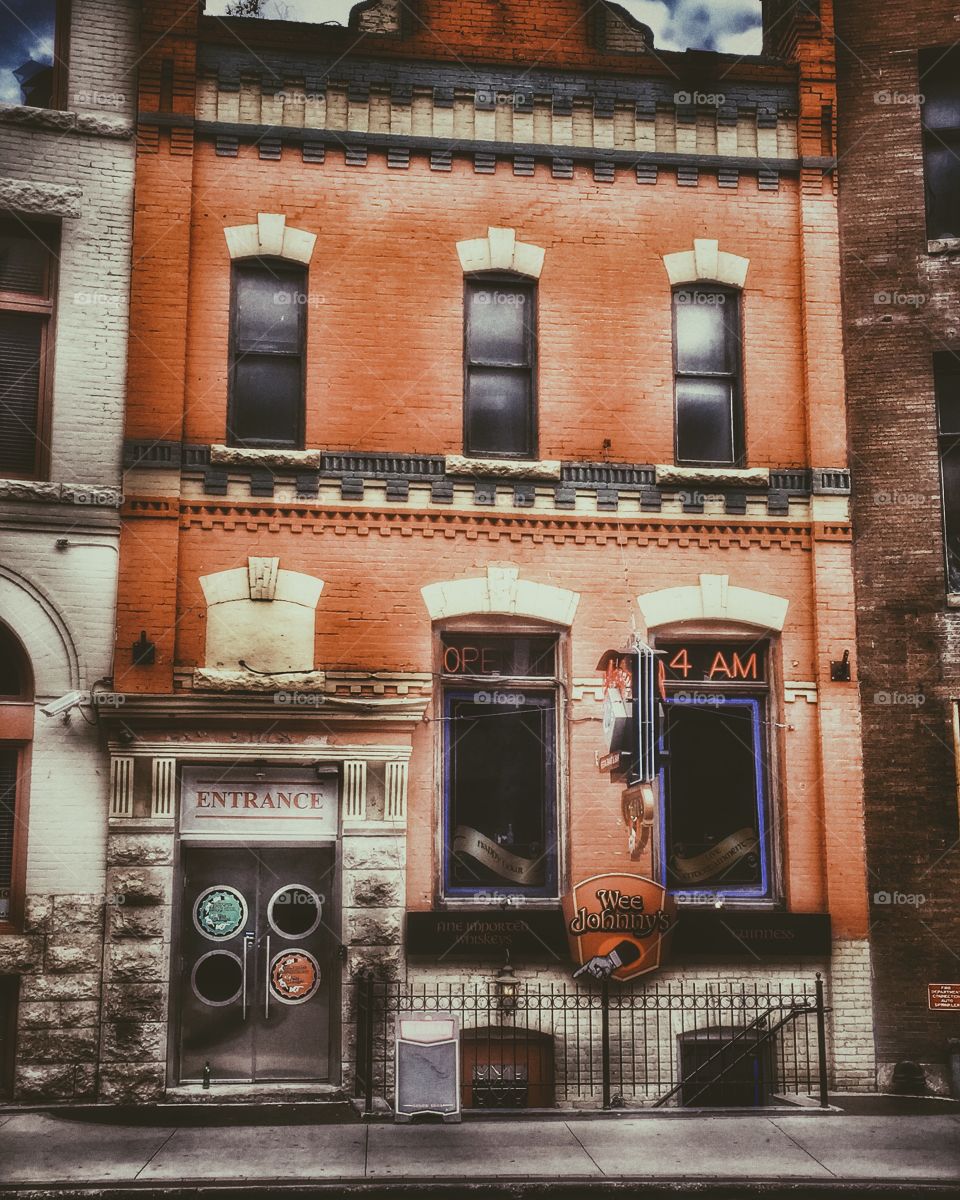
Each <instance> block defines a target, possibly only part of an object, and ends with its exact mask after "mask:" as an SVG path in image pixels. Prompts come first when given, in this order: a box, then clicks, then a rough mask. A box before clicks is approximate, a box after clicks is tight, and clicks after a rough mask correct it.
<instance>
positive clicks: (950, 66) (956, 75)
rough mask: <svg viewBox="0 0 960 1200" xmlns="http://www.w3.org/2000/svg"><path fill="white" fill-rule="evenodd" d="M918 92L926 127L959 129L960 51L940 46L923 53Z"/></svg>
mask: <svg viewBox="0 0 960 1200" xmlns="http://www.w3.org/2000/svg"><path fill="white" fill-rule="evenodd" d="M920 92H921V94H922V96H923V123H924V125H925V126H926V127H927V128H928V129H960V54H957V52H956V51H955V50H952V51H950V50H948V51H944V50H942V49H938V50H927V51H925V52H924V53H922V54H921V56H920Z"/></svg>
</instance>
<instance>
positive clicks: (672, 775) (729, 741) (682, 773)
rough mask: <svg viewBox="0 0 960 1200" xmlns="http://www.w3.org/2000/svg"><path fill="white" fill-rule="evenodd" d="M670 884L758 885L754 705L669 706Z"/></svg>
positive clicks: (698, 886) (757, 750) (695, 886)
mask: <svg viewBox="0 0 960 1200" xmlns="http://www.w3.org/2000/svg"><path fill="white" fill-rule="evenodd" d="M666 740H667V748H668V750H669V764H670V765H669V781H668V788H667V805H666V814H667V844H666V854H667V886H668V887H672V888H681V889H682V888H687V889H694V890H698V889H701V888H707V887H717V886H722V887H751V888H755V887H758V886H759V885H760V884H761V882H762V873H761V857H762V854H763V848H762V847H761V845H760V820H759V804H760V797H759V796H758V795H757V780H756V756H757V754H759V753H760V747H759V746H758V745H757V744H756V741H755V736H754V723H753V706H752V705H750V704H744V703H740V704H735V703H725V704H714V705H702V704H684V703H677V702H674V701H671V702H669V703H668V704H667V731H666Z"/></svg>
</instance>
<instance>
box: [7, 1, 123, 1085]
mask: <svg viewBox="0 0 960 1200" xmlns="http://www.w3.org/2000/svg"><path fill="white" fill-rule="evenodd" d="M71 7H72V15H71V20H70V30H69V38H68V79H67V88H66V98H65V105H64V109H63V110H62V111H60V110H58V111H53V110H47V109H39V108H27V107H20V106H16V107H9V106H5V107H3V108H2V109H0V209H2V210H3V211H4V212H5V213H12V214H13V215H14V216H16V217H21V218H27V217H33V218H36V217H47V218H56V219H59V223H60V245H59V254H58V280H57V288H56V299H55V317H54V320H55V341H54V351H53V389H52V420H51V430H50V439H49V455H48V457H49V471H48V473H47V475H46V477H45V478H43V479H38V480H0V528H2V531H3V532H2V538H0V540H2V543H3V545H2V550H0V620H2V621H3V622H4V623H5V624H6V625H7V626H8V627H9V628H10V629H11V630H12V632H13V633H14V635H15V636H16V637H17V638H18V639H19V641H20V642H21V643H22V645H23V647H24V649H25V652H26V656H27V658H28V659H29V661H30V665H31V667H32V671H33V676H34V693H35V700H36V713H35V717H34V722H33V729H34V734H33V742H32V752H31V755H32V762H31V771H30V774H29V778H24V780H23V781H22V787H23V801H24V803H26V802H27V801H28V802H29V831H28V836H27V839H26V854H27V858H26V871H25V875H26V881H25V882H26V896H25V900H24V904H23V912H22V913H20V914H18V920H17V921H16V922H15V923H14V925H13V926H11V927H9V928H0V974H2V975H8V976H9V975H13V976H15V977H17V978H18V979H19V989H18V990H19V1014H18V1025H19V1036H18V1046H17V1053H16V1071H15V1074H14V1077H13V1079H12V1084H13V1087H14V1089H15V1090H14V1094H15V1096H16V1097H17V1098H18V1099H21V1100H24V1101H32V1100H40V1099H44V1100H72V1099H77V1098H86V1099H89V1098H91V1097H93V1096H94V1095H96V1092H97V1062H98V1056H99V1048H100V1029H99V1011H100V1001H101V962H102V955H103V924H104V913H105V903H106V896H105V890H106V883H105V861H104V832H103V831H104V825H105V821H106V810H107V792H108V787H107V780H108V776H109V758H108V756H107V755H106V754H105V752H104V750H103V747H102V744H101V742H100V739H99V737H98V733H97V730H96V728H95V727H94V726H95V720H94V715H93V709H92V705H91V693H92V691H93V690H94V689H95V688H97V690H105V689H107V688H108V687H109V682H108V681H109V677H110V675H111V673H112V658H113V640H114V635H115V627H114V614H115V595H116V581H117V561H118V552H119V534H120V523H119V515H118V510H119V506H120V460H121V446H122V421H123V405H124V397H125V384H126V356H127V335H128V321H127V313H128V304H129V273H130V251H131V237H132V216H133V176H134V145H133V120H132V115H133V112H134V110H135V102H136V98H135V86H134V85H135V71H134V70H133V64H134V60H135V50H134V47H135V44H136V38H137V28H136V25H137V15H136V6H135V5H133V4H130V3H127V2H126V0H74V3H73V4H72V6H71ZM72 691H79V692H82V693H83V695H84V702H83V703H84V709H83V711H82V712H79V711H77V710H76V709H74V710H73V711H72V713H71V714H70V716H69V719H65V718H64V717H48V716H46V715H44V714H42V713H41V712H40V711H39V710H40V708H41V707H42V706H43V705H44V704H47V703H48V702H50V701H51V700H56V699H58V698H59V697H61V696H64V695H65V694H67V693H69V692H72ZM88 721H89V722H91V723H93V724H88ZM3 1083H4V1084H5V1083H6V1081H3Z"/></svg>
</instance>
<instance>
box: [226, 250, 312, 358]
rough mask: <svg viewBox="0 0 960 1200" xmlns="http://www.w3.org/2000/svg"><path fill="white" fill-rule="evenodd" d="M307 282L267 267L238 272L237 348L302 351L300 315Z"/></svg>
mask: <svg viewBox="0 0 960 1200" xmlns="http://www.w3.org/2000/svg"><path fill="white" fill-rule="evenodd" d="M305 287H306V280H305V278H304V276H303V275H302V274H301V273H300V272H296V273H294V274H291V273H289V272H286V271H277V270H273V269H271V268H270V267H266V266H252V265H250V266H241V267H238V268H237V296H236V304H237V314H236V320H237V324H236V348H237V350H238V351H244V350H263V351H267V350H273V351H287V352H289V353H291V354H299V353H300V349H301V345H300V343H301V327H302V323H301V315H302V312H303V303H304V289H305Z"/></svg>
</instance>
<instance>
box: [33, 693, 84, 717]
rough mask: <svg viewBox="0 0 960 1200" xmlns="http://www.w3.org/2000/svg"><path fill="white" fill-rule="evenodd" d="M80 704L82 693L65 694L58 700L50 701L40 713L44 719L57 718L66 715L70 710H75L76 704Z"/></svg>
mask: <svg viewBox="0 0 960 1200" xmlns="http://www.w3.org/2000/svg"><path fill="white" fill-rule="evenodd" d="M82 703H83V692H67V694H66V695H65V696H61V697H60V699H59V700H51V701H50V703H49V704H45V705H44V706H43V708H41V709H40V711H41V712H42V713H43V715H44V716H45V717H59V716H60V715H61V714H66V713H68V712H69V711H70V710H71V708H76V707H77V705H78V704H82Z"/></svg>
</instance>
